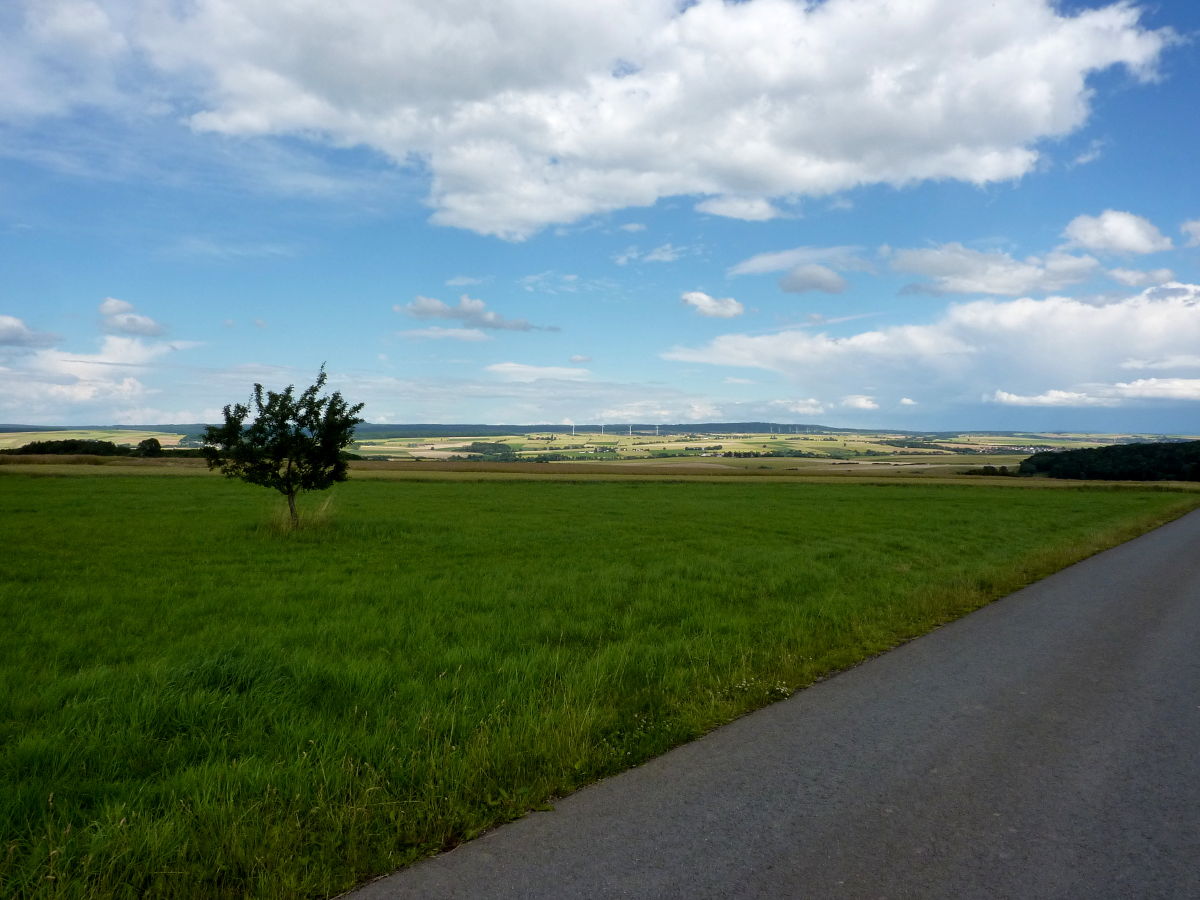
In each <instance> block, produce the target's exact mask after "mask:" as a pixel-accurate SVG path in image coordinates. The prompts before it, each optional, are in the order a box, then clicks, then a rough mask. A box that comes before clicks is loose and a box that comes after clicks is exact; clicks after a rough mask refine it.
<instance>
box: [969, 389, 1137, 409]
mask: <svg viewBox="0 0 1200 900" xmlns="http://www.w3.org/2000/svg"><path fill="white" fill-rule="evenodd" d="M991 399H992V400H993V401H995V402H996V403H1002V404H1004V405H1005V406H1116V405H1117V403H1118V401H1117V400H1116V399H1115V398H1112V397H1093V396H1091V395H1089V394H1085V393H1082V392H1080V391H1060V390H1049V391H1046V392H1044V393H1041V394H1036V395H1033V396H1022V395H1021V394H1011V393H1009V392H1008V391H996V393H994V394H993V395H992V397H991Z"/></svg>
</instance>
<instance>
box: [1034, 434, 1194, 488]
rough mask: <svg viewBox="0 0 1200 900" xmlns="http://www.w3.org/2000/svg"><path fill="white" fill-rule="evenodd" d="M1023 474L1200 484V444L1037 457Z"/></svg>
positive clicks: (1064, 452) (1103, 449)
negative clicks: (1199, 482) (1193, 482)
mask: <svg viewBox="0 0 1200 900" xmlns="http://www.w3.org/2000/svg"><path fill="white" fill-rule="evenodd" d="M1020 473H1021V474H1022V475H1048V476H1049V477H1051V478H1076V479H1109V480H1113V481H1200V441H1186V442H1184V443H1156V444H1116V445H1113V446H1111V447H1091V448H1088V449H1084V450H1061V451H1053V452H1046V453H1035V454H1033V456H1031V457H1029V458H1028V459H1026V460H1024V461H1023V462H1022V463H1021V468H1020Z"/></svg>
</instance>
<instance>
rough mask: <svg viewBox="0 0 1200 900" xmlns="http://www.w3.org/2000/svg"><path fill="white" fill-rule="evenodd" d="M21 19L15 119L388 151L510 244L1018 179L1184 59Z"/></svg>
mask: <svg viewBox="0 0 1200 900" xmlns="http://www.w3.org/2000/svg"><path fill="white" fill-rule="evenodd" d="M22 10H23V12H24V15H23V16H22V15H20V14H17V15H16V16H15V18H16V19H17V20H18V21H17V22H16V23H15V25H14V27H12V28H9V29H7V33H8V34H9V35H10V36H9V37H7V38H4V39H2V44H3V46H0V51H3V52H0V58H3V59H5V60H6V76H7V77H6V91H5V97H4V98H3V100H0V103H2V104H3V105H4V107H5V108H6V109H7V110H17V111H19V112H20V113H21V114H24V115H38V114H41V115H51V114H52V115H63V114H66V113H69V112H70V111H72V110H75V109H81V108H102V109H120V108H122V107H129V108H132V109H137V110H145V109H155V108H158V109H162V110H164V112H165V113H166V114H173V110H175V109H181V110H189V111H193V112H191V114H190V117H189V120H188V121H189V123H190V125H191V126H192V127H193V128H194V129H197V130H202V131H209V132H216V133H219V134H223V135H235V136H287V137H300V138H302V139H304V140H308V141H313V142H320V143H323V144H327V145H330V146H335V147H352V146H361V147H366V148H370V149H372V150H374V151H377V152H378V153H380V154H382V155H383V156H385V157H387V158H390V159H391V160H394V161H395V162H396V163H397V164H398V165H402V166H409V165H411V164H413V163H414V162H416V163H418V164H419V165H421V167H422V168H423V170H425V171H428V172H429V174H430V196H429V202H430V204H431V205H432V207H433V209H434V213H433V219H434V221H435V222H438V223H440V224H446V225H453V226H457V227H462V228H468V229H472V230H474V231H478V232H482V233H486V234H494V235H499V236H502V237H505V238H512V239H520V238H524V237H527V236H528V235H530V234H532V233H534V232H535V231H537V230H538V229H540V228H542V227H544V226H546V225H548V224H564V223H569V222H572V221H575V220H578V219H580V218H582V217H584V216H588V215H590V214H594V213H598V212H604V211H609V210H616V209H621V208H624V207H631V206H650V205H653V204H654V203H655V202H656V201H658V200H659V199H661V198H664V197H670V196H679V195H693V196H702V197H705V198H708V199H704V200H701V201H700V203H701V206H703V207H705V208H706V209H707V210H708V211H710V212H714V213H717V214H722V215H730V214H732V215H734V216H736V217H740V218H747V217H750V218H753V217H762V216H765V215H767V214H768V209H769V208H771V200H772V199H773V198H783V199H785V200H789V201H790V200H791V199H792V198H798V197H803V196H822V195H829V194H831V193H835V192H838V191H842V190H846V189H849V188H854V187H858V186H862V185H870V184H889V185H906V184H911V183H914V182H919V181H924V180H929V179H957V180H961V181H965V182H968V183H971V184H987V183H991V182H996V181H1002V180H1007V179H1013V178H1017V177H1020V176H1021V175H1024V174H1026V173H1028V172H1030V171H1032V170H1033V168H1034V167H1035V166H1036V164H1037V162H1038V156H1039V154H1038V150H1037V147H1038V145H1039V144H1040V143H1041V142H1043V141H1044V140H1045V139H1047V138H1051V137H1056V136H1062V135H1066V134H1069V133H1071V132H1073V131H1075V130H1077V129H1078V128H1080V127H1081V126H1082V125H1083V124H1084V123H1085V122H1086V121H1087V118H1088V116H1089V113H1090V102H1091V96H1092V90H1093V88H1092V87H1091V86H1090V85H1089V83H1088V79H1089V76H1091V75H1093V74H1094V73H1097V72H1100V71H1104V70H1106V69H1109V68H1111V67H1114V66H1120V67H1124V68H1125V69H1126V70H1127V71H1129V72H1130V73H1132V74H1133V76H1134V77H1136V78H1139V79H1145V78H1149V77H1152V76H1153V74H1154V67H1155V65H1156V63H1157V61H1158V59H1159V56H1160V54H1161V52H1162V49H1163V47H1164V46H1165V45H1166V44H1167V43H1168V42H1169V41H1170V40H1171V39H1172V35H1171V33H1170V32H1169V31H1166V30H1159V31H1151V30H1147V29H1145V28H1143V27H1141V26H1140V24H1139V21H1138V17H1139V10H1138V9H1137V8H1136V7H1134V6H1133V5H1131V4H1128V3H1114V4H1111V5H1108V6H1104V7H1101V8H1098V9H1083V10H1080V11H1078V12H1072V13H1068V12H1063V11H1060V6H1059V4H1057V3H1054V2H1052V0H1007V2H1005V3H1002V4H985V3H959V2H949V0H941V2H926V3H907V4H896V3H894V2H891V0H826V2H823V3H799V2H788V0H754V2H748V3H727V2H722V0H698V2H692V3H680V2H679V0H610V2H605V3H602V4H597V3H562V2H556V0H486V2H484V0H455V2H449V3H433V4H431V3H427V2H422V0H397V2H393V3H386V4H379V3H354V4H351V5H349V6H346V5H330V4H324V5H322V4H316V3H296V2H294V0H256V2H254V3H249V4H247V3H230V2H227V0H192V2H189V3H177V4H168V3H153V4H149V5H147V6H146V7H145V8H143V7H142V6H141V5H140V4H137V5H134V7H133V9H132V10H130V9H126V5H124V4H118V3H115V2H97V0H56V2H36V3H35V2H32V0H26V3H25V5H23V7H22ZM331 36H336V39H331ZM863 60H870V65H864V64H863ZM397 85H402V86H403V90H397V89H396V86H397ZM151 101H155V102H156V103H157V106H154V105H152V104H151ZM164 101H165V102H164Z"/></svg>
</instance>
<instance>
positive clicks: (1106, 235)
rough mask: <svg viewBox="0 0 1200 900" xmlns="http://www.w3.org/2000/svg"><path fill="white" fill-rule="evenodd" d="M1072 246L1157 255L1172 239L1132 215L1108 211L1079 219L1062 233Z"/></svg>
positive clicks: (1169, 245) (1103, 250)
mask: <svg viewBox="0 0 1200 900" xmlns="http://www.w3.org/2000/svg"><path fill="white" fill-rule="evenodd" d="M1063 237H1065V238H1067V240H1068V241H1069V242H1070V244H1071V245H1073V246H1076V247H1083V248H1085V249H1087V250H1094V251H1097V252H1100V253H1157V252H1158V251H1160V250H1170V249H1171V246H1172V245H1171V239H1170V238H1169V237H1167V236H1166V235H1164V234H1163V233H1162V232H1160V231H1159V230H1158V229H1157V228H1155V227H1154V225H1153V224H1151V222H1150V220H1148V219H1144V218H1142V217H1141V216H1135V215H1134V214H1133V213H1128V212H1121V211H1120V210H1116V209H1106V210H1105V211H1104V212H1102V213H1100V215H1098V216H1076V217H1075V218H1074V219H1072V220H1071V221H1070V222H1069V223H1067V227H1066V228H1065V229H1064V230H1063Z"/></svg>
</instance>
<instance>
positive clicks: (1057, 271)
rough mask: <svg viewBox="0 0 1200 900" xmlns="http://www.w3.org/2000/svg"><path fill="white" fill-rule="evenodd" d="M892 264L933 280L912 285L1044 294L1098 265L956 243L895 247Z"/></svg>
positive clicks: (944, 291)
mask: <svg viewBox="0 0 1200 900" xmlns="http://www.w3.org/2000/svg"><path fill="white" fill-rule="evenodd" d="M891 265H892V268H893V269H895V270H896V271H899V272H911V273H913V274H915V275H924V276H926V277H928V278H931V279H933V280H932V281H931V282H929V283H927V284H921V285H914V286H913V288H912V289H914V290H922V291H928V292H930V293H934V294H1001V295H1007V296H1014V297H1015V296H1019V295H1021V294H1030V293H1037V294H1044V293H1051V292H1053V291H1061V290H1062V289H1063V288H1065V287H1067V286H1069V285H1072V284H1077V283H1079V282H1081V281H1085V280H1087V279H1088V278H1089V277H1091V276H1092V275H1093V274H1094V273H1095V272H1096V271H1097V270H1098V269H1099V267H1100V263H1099V262H1098V261H1097V260H1096V259H1094V258H1093V257H1091V256H1072V255H1071V254H1069V253H1061V252H1053V253H1049V254H1047V255H1046V256H1045V257H1038V256H1030V257H1027V258H1026V259H1024V260H1017V259H1013V258H1012V257H1011V256H1009V255H1008V254H1007V253H1002V252H1000V251H992V252H988V253H984V252H982V251H979V250H971V249H969V248H967V247H964V246H963V245H962V244H958V243H951V244H942V245H940V246H938V247H931V248H928V249H913V250H896V251H894V252H893V253H892V254H891Z"/></svg>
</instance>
